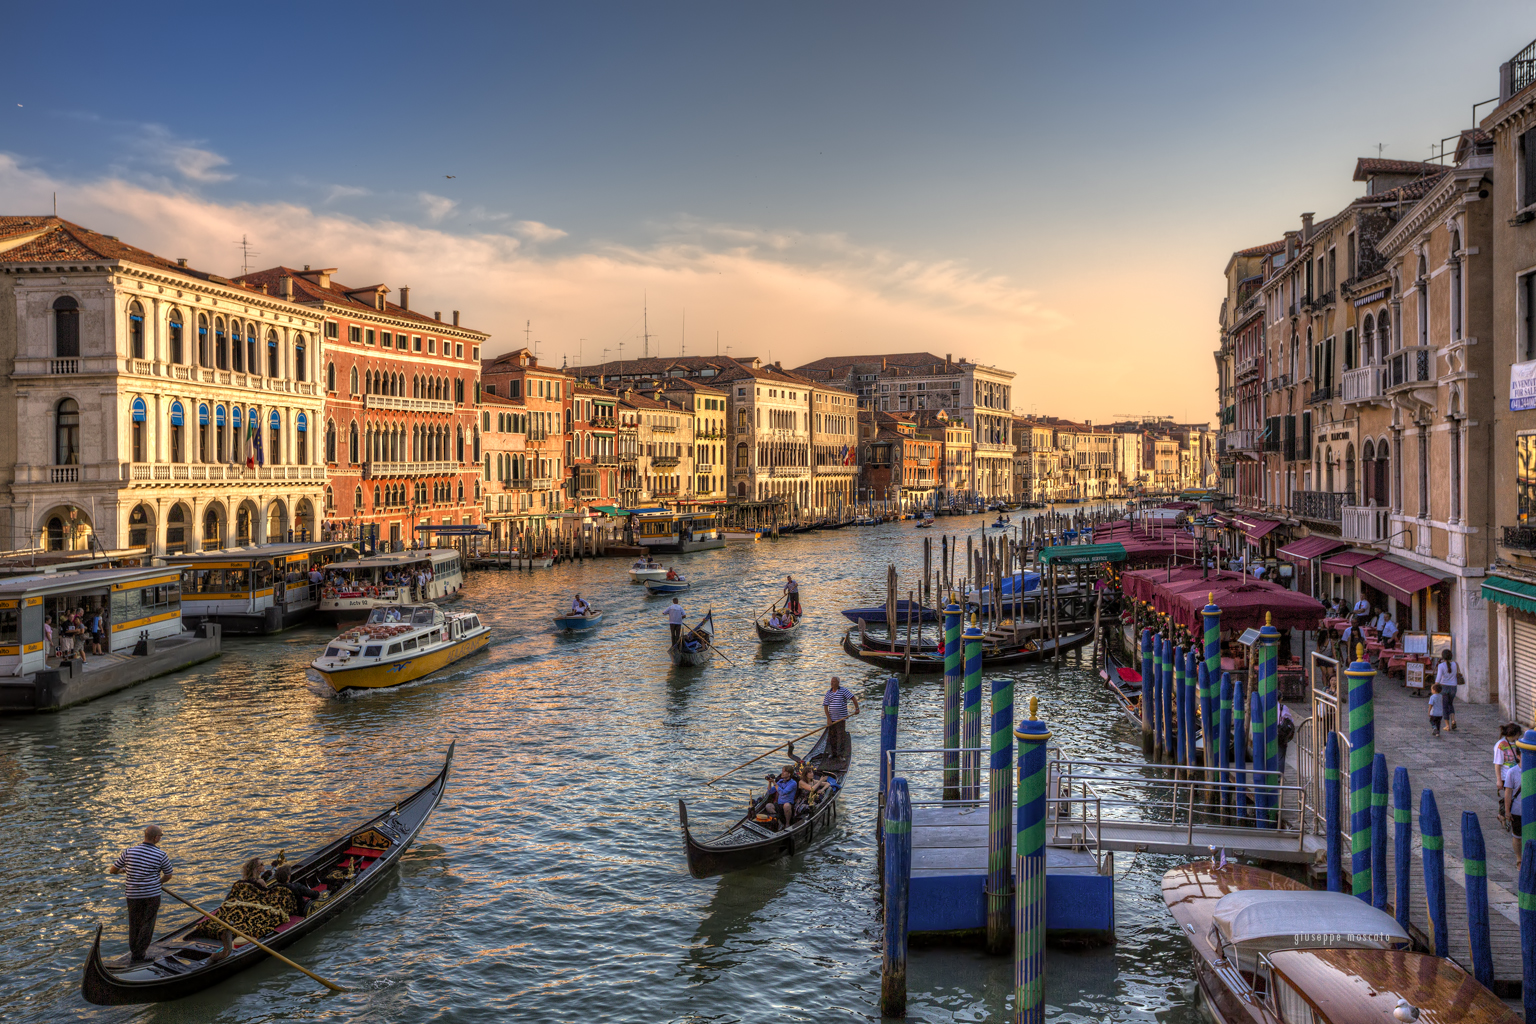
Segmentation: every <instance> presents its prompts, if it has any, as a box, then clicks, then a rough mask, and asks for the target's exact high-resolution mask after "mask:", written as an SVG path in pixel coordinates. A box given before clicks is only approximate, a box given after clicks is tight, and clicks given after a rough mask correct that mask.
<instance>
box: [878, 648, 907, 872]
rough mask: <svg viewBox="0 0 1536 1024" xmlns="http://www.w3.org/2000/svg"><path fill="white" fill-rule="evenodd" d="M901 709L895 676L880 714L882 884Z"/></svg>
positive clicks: (887, 683) (879, 839)
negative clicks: (888, 796)
mask: <svg viewBox="0 0 1536 1024" xmlns="http://www.w3.org/2000/svg"><path fill="white" fill-rule="evenodd" d="M900 710H901V686H900V685H899V684H898V682H897V679H896V677H895V676H891V678H889V679H887V680H886V681H885V703H884V707H883V708H882V709H881V711H882V713H881V715H880V765H879V768H878V769H877V770H878V772H879V775H880V792H879V803H878V804H876V806H877V807H878V808H879V809H880V813H878V814H876V815H875V840H876V842H877V843H878V844H879V845H878V846H876V849H877V850H879V851H880V864H879V868H880V884H881V885H884V884H885V793H886V784H887V783H888V782H889V781H890V779H889V775H890V764H891V756H890V755H891V751H893V750H895V749H896V724H897V721H898V715H899V712H900Z"/></svg>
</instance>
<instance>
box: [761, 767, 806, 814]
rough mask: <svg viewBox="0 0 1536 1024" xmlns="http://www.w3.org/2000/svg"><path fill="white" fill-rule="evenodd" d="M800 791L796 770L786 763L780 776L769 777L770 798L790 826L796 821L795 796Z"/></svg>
mask: <svg viewBox="0 0 1536 1024" xmlns="http://www.w3.org/2000/svg"><path fill="white" fill-rule="evenodd" d="M799 792H800V783H799V782H797V781H796V780H795V771H794V769H793V768H792V767H791V766H789V765H785V766H784V767H783V768H780V769H779V777H778V778H776V779H775V778H772V777H771V776H770V777H769V779H768V798H769V799H770V800H772V801H773V804H774V806H775V808H776V809H777V811H778V816H779V818H780V819H781V820H782V821H783V822H784V827H785V828H788V827H789V826H790V825H792V824H794V821H795V797H796V795H798V794H799Z"/></svg>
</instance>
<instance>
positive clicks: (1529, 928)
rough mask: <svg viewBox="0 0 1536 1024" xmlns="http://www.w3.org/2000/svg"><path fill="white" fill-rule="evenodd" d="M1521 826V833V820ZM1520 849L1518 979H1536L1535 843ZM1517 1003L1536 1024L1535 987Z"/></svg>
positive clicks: (1523, 992) (1525, 988)
mask: <svg viewBox="0 0 1536 1024" xmlns="http://www.w3.org/2000/svg"><path fill="white" fill-rule="evenodd" d="M1526 735H1527V736H1529V735H1530V733H1529V732H1528V733H1526ZM1520 824H1521V826H1522V831H1524V825H1525V820H1524V819H1523V818H1522V819H1521V821H1520ZM1520 848H1521V850H1522V851H1524V852H1522V853H1521V855H1520V881H1519V882H1518V884H1517V885H1516V888H1517V889H1518V890H1519V892H1518V893H1517V899H1518V901H1519V905H1520V976H1521V977H1522V978H1536V843H1533V842H1531V841H1530V840H1529V839H1525V840H1522V841H1521V843H1520ZM1520 1001H1521V1002H1522V1003H1523V1004H1525V1021H1526V1024H1536V985H1521V986H1520Z"/></svg>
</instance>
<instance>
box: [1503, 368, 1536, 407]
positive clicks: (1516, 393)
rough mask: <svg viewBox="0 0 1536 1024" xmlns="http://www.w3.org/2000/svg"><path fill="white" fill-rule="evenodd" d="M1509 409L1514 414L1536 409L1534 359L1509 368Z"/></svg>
mask: <svg viewBox="0 0 1536 1024" xmlns="http://www.w3.org/2000/svg"><path fill="white" fill-rule="evenodd" d="M1509 407H1510V409H1511V410H1513V411H1515V412H1520V411H1521V410H1523V409H1536V359H1533V360H1531V361H1529V362H1525V363H1515V364H1514V365H1513V366H1511V367H1510V368H1509Z"/></svg>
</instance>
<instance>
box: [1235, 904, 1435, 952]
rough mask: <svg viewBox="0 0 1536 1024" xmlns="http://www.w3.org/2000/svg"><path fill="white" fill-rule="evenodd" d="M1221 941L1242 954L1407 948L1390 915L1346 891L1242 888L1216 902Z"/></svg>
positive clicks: (1399, 930) (1407, 940)
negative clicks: (1327, 948)
mask: <svg viewBox="0 0 1536 1024" xmlns="http://www.w3.org/2000/svg"><path fill="white" fill-rule="evenodd" d="M1211 916H1212V918H1213V919H1214V920H1215V923H1216V927H1217V929H1218V930H1220V932H1221V935H1222V938H1224V939H1225V940H1226V941H1228V942H1230V943H1232V944H1234V945H1236V946H1240V947H1242V949H1243V951H1244V952H1245V953H1250V954H1251V953H1258V952H1266V951H1268V950H1272V949H1293V948H1296V947H1301V946H1355V947H1357V948H1366V949H1391V948H1394V947H1399V946H1408V945H1410V944H1411V943H1412V940H1411V939H1409V937H1408V933H1407V932H1405V931H1403V927H1402V925H1400V924H1398V923H1397V921H1396V919H1394V918H1393V917H1392V915H1391V914H1389V913H1387V912H1386V911H1384V910H1377V909H1376V908H1375V907H1373V906H1371V905H1370V904H1369V903H1366V902H1365V901H1364V900H1361V899H1358V898H1357V897H1355V896H1351V895H1350V894H1349V893H1347V892H1318V891H1307V890H1301V889H1243V890H1241V891H1239V892H1229V893H1227V894H1226V895H1225V896H1223V897H1222V898H1221V899H1219V900H1217V901H1216V909H1215V911H1214V912H1213V913H1212V915H1211Z"/></svg>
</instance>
